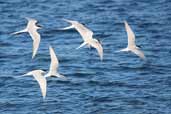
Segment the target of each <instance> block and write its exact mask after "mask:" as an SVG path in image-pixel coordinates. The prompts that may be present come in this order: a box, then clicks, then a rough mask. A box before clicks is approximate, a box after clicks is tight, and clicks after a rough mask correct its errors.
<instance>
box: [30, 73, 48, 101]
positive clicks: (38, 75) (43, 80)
mask: <svg viewBox="0 0 171 114" xmlns="http://www.w3.org/2000/svg"><path fill="white" fill-rule="evenodd" d="M33 77H34V78H35V79H36V81H37V82H38V83H39V86H40V89H41V92H42V96H43V98H44V99H45V97H46V87H47V82H46V78H45V77H44V76H42V75H41V73H33Z"/></svg>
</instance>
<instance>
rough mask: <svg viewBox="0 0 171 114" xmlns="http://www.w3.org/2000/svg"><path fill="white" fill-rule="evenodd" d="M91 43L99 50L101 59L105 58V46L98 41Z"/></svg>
mask: <svg viewBox="0 0 171 114" xmlns="http://www.w3.org/2000/svg"><path fill="white" fill-rule="evenodd" d="M90 45H91V46H92V47H94V48H96V50H97V52H98V54H99V56H100V59H101V60H103V47H102V45H101V44H100V43H99V42H97V41H96V42H94V41H92V42H91V43H90Z"/></svg>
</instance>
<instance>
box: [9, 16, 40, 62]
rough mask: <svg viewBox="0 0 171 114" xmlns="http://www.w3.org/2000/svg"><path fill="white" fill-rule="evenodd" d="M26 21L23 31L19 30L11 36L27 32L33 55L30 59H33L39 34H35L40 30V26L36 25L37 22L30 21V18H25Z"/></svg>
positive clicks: (37, 45)
mask: <svg viewBox="0 0 171 114" xmlns="http://www.w3.org/2000/svg"><path fill="white" fill-rule="evenodd" d="M26 19H27V20H28V23H27V26H26V28H25V29H23V30H20V31H18V32H14V33H12V34H20V33H24V32H28V33H29V34H30V36H31V38H32V40H33V54H32V59H33V58H34V57H35V55H36V53H37V51H38V48H39V44H40V39H41V38H40V34H39V33H38V32H37V30H38V29H41V26H40V25H37V20H35V19H31V18H26Z"/></svg>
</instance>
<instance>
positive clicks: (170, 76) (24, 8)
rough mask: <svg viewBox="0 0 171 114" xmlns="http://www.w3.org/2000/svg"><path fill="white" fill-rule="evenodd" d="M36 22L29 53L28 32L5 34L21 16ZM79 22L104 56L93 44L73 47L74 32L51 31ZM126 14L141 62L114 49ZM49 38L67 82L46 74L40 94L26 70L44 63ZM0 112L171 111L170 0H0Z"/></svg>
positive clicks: (21, 22)
mask: <svg viewBox="0 0 171 114" xmlns="http://www.w3.org/2000/svg"><path fill="white" fill-rule="evenodd" d="M24 17H32V18H35V19H37V20H39V23H40V24H41V25H42V26H43V29H42V30H40V31H39V32H40V33H41V37H42V40H41V44H40V47H39V51H38V54H37V56H36V58H35V59H34V60H31V55H32V40H31V38H30V36H29V35H28V34H21V35H18V36H12V35H10V33H12V32H14V31H18V30H21V29H23V28H24V27H25V25H26V23H27V21H26V20H25V19H24ZM62 18H66V19H72V20H77V21H80V22H81V23H84V24H85V25H86V26H87V27H88V28H91V30H93V31H94V37H95V38H98V39H100V40H103V41H102V43H103V47H104V60H103V62H101V61H100V60H99V57H98V55H97V52H96V50H94V49H88V48H82V49H80V50H75V48H76V47H78V46H79V45H80V43H81V42H82V39H81V37H80V35H79V34H78V33H77V32H76V31H74V30H70V31H58V30H57V28H60V27H65V26H67V25H68V24H67V23H66V22H64V21H62V20H61V19H62ZM124 20H127V21H128V23H129V24H130V26H131V27H132V29H133V30H134V31H135V34H136V37H137V44H138V45H141V47H142V50H143V51H144V53H145V55H146V56H147V59H148V61H147V62H144V61H142V60H140V59H139V58H138V57H137V56H135V55H134V54H131V53H115V51H116V50H119V49H121V48H124V47H125V46H126V44H127V35H126V32H125V28H124V24H123V21H124ZM49 44H51V45H52V46H53V47H54V48H55V51H56V54H57V56H58V58H59V61H60V68H59V72H60V73H62V74H63V75H65V76H67V77H68V79H69V80H68V81H61V80H59V79H57V78H48V90H47V97H46V100H45V101H44V102H43V100H42V96H41V93H40V89H39V86H38V84H37V82H36V81H35V80H34V79H33V77H24V78H19V76H20V75H22V74H24V73H26V72H28V71H31V70H34V69H43V70H46V71H47V70H48V68H49V63H50V57H49V51H48V46H49ZM0 114H171V1H170V0H82V1H81V0H60V1H58V0H0Z"/></svg>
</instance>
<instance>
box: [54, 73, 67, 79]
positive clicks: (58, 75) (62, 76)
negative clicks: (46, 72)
mask: <svg viewBox="0 0 171 114" xmlns="http://www.w3.org/2000/svg"><path fill="white" fill-rule="evenodd" d="M56 76H57V77H58V78H60V79H62V80H67V78H66V77H65V76H64V75H61V74H57V75H56Z"/></svg>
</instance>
